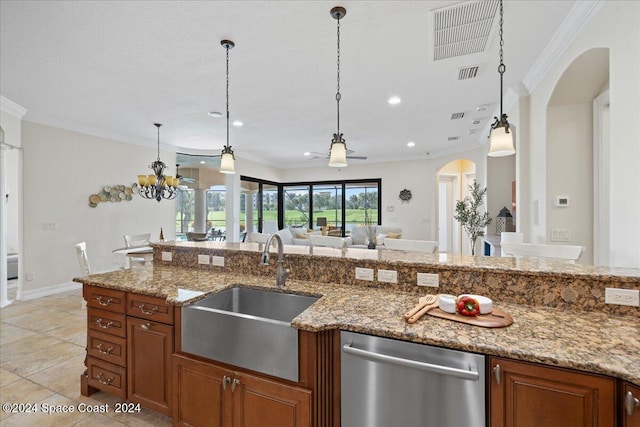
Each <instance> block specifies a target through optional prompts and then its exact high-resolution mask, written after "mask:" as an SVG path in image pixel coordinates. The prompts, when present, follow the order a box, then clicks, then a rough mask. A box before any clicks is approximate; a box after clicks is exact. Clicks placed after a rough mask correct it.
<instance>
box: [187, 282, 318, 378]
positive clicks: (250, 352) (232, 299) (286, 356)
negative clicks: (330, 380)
mask: <svg viewBox="0 0 640 427" xmlns="http://www.w3.org/2000/svg"><path fill="white" fill-rule="evenodd" d="M317 300H318V298H316V297H309V296H303V295H293V294H287V293H283V292H276V291H267V290H259V289H250V288H242V287H234V288H229V289H226V290H224V291H221V292H219V293H217V294H215V295H212V296H210V297H207V298H205V299H203V300H201V301H198V302H196V303H194V304H191V305H187V306H184V307H182V351H184V352H187V353H192V354H196V355H198V356H202V357H206V358H209V359H212V360H217V361H220V362H225V363H229V364H232V365H236V366H239V367H242V368H247V369H252V370H254V371H258V372H263V373H265V374H269V375H273V376H276V377H280V378H285V379H289V380H292V381H298V331H297V330H296V329H294V328H292V327H291V320H293V318H294V317H296V316H297V315H298V314H300V313H302V312H303V311H304V310H305V309H306V308H307V307H309V306H310V305H311V304H313V303H314V302H315V301H317Z"/></svg>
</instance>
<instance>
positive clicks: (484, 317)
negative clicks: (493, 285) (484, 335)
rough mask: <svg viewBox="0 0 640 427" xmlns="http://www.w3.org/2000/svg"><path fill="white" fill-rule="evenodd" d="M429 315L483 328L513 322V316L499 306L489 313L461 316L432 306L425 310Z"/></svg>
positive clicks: (501, 325)
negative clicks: (430, 308)
mask: <svg viewBox="0 0 640 427" xmlns="http://www.w3.org/2000/svg"><path fill="white" fill-rule="evenodd" d="M427 314H428V315H429V316H435V317H441V318H443V319H449V320H453V321H456V322H462V323H468V324H470V325H476V326H482V327H483V328H504V327H505V326H509V325H510V324H512V323H513V318H512V317H511V316H509V315H508V314H507V313H505V312H504V311H502V310H500V309H499V308H494V309H493V311H492V312H491V313H489V314H479V315H477V316H473V317H472V316H463V315H462V314H460V313H455V314H453V313H447V312H446V311H442V310H440V309H439V308H434V309H432V310H429V311H428V312H427Z"/></svg>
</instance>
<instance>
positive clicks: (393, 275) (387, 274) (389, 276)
mask: <svg viewBox="0 0 640 427" xmlns="http://www.w3.org/2000/svg"><path fill="white" fill-rule="evenodd" d="M378 282H387V283H398V272H397V271H395V270H378Z"/></svg>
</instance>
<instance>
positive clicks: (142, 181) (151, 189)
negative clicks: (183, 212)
mask: <svg viewBox="0 0 640 427" xmlns="http://www.w3.org/2000/svg"><path fill="white" fill-rule="evenodd" d="M153 125H154V126H155V127H156V128H158V159H157V160H156V161H155V162H153V163H151V165H149V168H150V169H151V170H153V173H152V174H150V175H138V185H139V186H140V191H139V193H140V196H142V197H144V198H145V199H155V200H157V201H158V202H159V201H160V200H162V199H167V200H171V199H175V198H176V195H177V194H178V184H180V177H178V176H176V177H175V178H174V177H172V176H165V175H164V170H165V169H166V168H167V165H165V164H164V162H163V161H162V160H160V127H161V126H162V125H161V124H160V123H154V124H153Z"/></svg>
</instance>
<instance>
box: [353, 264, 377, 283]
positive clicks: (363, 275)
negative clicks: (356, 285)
mask: <svg viewBox="0 0 640 427" xmlns="http://www.w3.org/2000/svg"><path fill="white" fill-rule="evenodd" d="M356 279H358V280H368V281H370V282H373V268H360V267H356Z"/></svg>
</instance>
